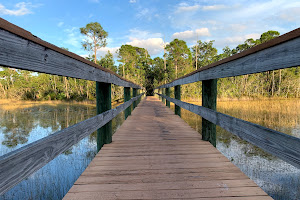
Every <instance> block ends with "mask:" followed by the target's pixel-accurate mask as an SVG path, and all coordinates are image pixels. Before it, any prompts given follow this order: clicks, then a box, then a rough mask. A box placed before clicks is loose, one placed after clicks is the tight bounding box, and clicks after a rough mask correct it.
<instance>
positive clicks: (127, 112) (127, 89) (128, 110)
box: [124, 87, 131, 119]
mask: <svg viewBox="0 0 300 200" xmlns="http://www.w3.org/2000/svg"><path fill="white" fill-rule="evenodd" d="M130 99H131V97H130V87H124V102H126V101H129V100H130ZM129 115H131V106H129V107H128V108H126V110H125V119H127V117H128V116H129Z"/></svg>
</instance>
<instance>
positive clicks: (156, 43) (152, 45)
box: [126, 38, 164, 56]
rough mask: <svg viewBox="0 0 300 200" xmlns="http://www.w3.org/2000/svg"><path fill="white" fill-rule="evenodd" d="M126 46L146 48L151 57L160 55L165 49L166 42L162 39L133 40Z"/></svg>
mask: <svg viewBox="0 0 300 200" xmlns="http://www.w3.org/2000/svg"><path fill="white" fill-rule="evenodd" d="M126 44H129V45H132V46H136V47H141V48H145V49H147V50H148V52H149V54H150V55H152V56H153V55H158V54H160V53H161V52H162V50H163V48H164V41H163V39H162V38H148V39H144V40H143V39H132V41H130V42H127V43H126Z"/></svg>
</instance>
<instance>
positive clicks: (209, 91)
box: [202, 79, 218, 147]
mask: <svg viewBox="0 0 300 200" xmlns="http://www.w3.org/2000/svg"><path fill="white" fill-rule="evenodd" d="M217 80H218V79H211V80H205V81H202V106H203V107H206V108H209V109H212V110H216V108H217ZM202 139H203V140H206V141H209V142H210V143H211V144H212V145H213V146H214V147H216V125H215V124H213V123H211V122H209V121H207V120H206V119H204V118H202Z"/></svg>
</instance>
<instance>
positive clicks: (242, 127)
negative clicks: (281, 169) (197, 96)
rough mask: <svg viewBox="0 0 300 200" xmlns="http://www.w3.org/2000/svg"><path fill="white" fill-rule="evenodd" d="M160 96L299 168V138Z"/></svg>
mask: <svg viewBox="0 0 300 200" xmlns="http://www.w3.org/2000/svg"><path fill="white" fill-rule="evenodd" d="M158 95H161V94H158ZM161 96H162V97H164V98H166V99H168V101H171V102H173V103H174V104H176V105H178V106H180V107H181V108H184V109H186V110H188V111H191V112H193V113H195V114H197V115H200V116H201V117H203V118H205V119H206V120H208V121H210V122H212V123H214V124H216V125H218V126H220V127H222V128H224V129H225V130H227V131H229V132H231V133H232V134H234V135H236V136H238V137H240V138H241V139H242V140H246V141H247V142H249V143H251V144H253V145H255V146H257V147H259V148H261V149H262V150H264V151H266V152H268V153H270V154H272V155H273V156H276V157H278V158H280V159H282V160H284V161H286V162H287V163H289V164H291V165H293V166H295V167H297V168H300V138H297V137H293V136H290V135H287V134H284V133H281V132H278V131H275V130H272V129H269V128H266V127H263V126H260V125H257V124H253V123H251V122H247V121H244V120H241V119H238V118H235V117H231V116H229V115H225V114H223V113H219V112H216V111H214V110H211V109H209V108H205V107H202V106H197V105H194V104H190V103H186V102H183V101H179V100H177V99H173V98H170V97H167V96H163V95H161Z"/></svg>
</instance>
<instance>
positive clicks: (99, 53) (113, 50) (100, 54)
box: [97, 47, 120, 59]
mask: <svg viewBox="0 0 300 200" xmlns="http://www.w3.org/2000/svg"><path fill="white" fill-rule="evenodd" d="M119 48H120V47H102V48H100V49H99V50H97V57H98V59H99V57H104V56H105V55H106V54H107V52H108V51H109V52H110V53H112V54H113V56H114V57H116V56H117V51H118V49H119Z"/></svg>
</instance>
